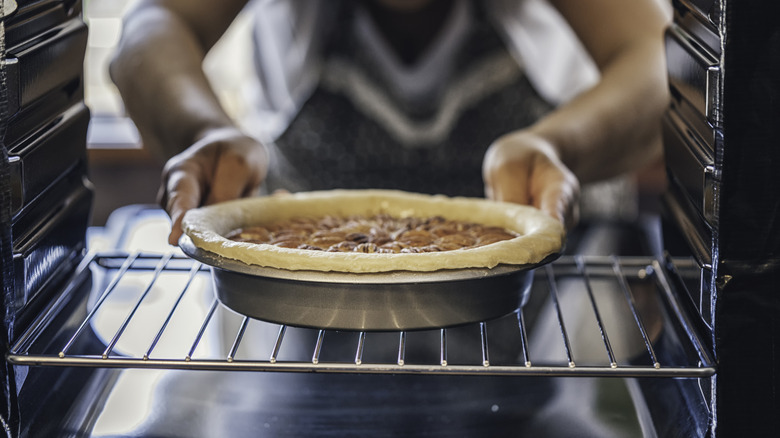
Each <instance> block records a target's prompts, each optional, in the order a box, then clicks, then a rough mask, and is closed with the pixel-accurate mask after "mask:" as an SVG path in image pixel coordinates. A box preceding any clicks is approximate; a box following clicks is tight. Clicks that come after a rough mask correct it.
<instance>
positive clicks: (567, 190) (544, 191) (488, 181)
mask: <svg viewBox="0 0 780 438" xmlns="http://www.w3.org/2000/svg"><path fill="white" fill-rule="evenodd" d="M482 177H483V179H484V181H485V196H486V197H487V198H489V199H493V200H496V201H505V202H515V203H518V204H525V205H531V206H533V207H536V208H538V209H540V210H542V211H543V212H545V213H547V214H549V215H550V216H552V217H554V218H555V219H558V220H559V221H561V222H562V223H563V224H564V225H565V227H566V229H571V228H572V227H573V226H574V225H575V224H576V223H577V221H578V220H579V196H580V183H579V181H578V180H577V177H576V176H575V175H574V174H573V173H572V172H571V170H569V169H568V168H567V167H566V166H565V165H564V164H563V162H562V161H561V159H560V157H559V155H558V153H557V151H556V149H555V147H554V146H553V145H552V144H550V143H549V142H548V141H547V140H545V139H544V138H542V137H539V136H537V135H534V134H533V133H530V132H527V131H517V132H513V133H510V134H507V135H505V136H502V137H500V138H499V139H498V140H496V141H495V142H494V143H493V144H492V145H491V146H490V148H488V150H487V152H486V153H485V158H484V161H483V163H482Z"/></svg>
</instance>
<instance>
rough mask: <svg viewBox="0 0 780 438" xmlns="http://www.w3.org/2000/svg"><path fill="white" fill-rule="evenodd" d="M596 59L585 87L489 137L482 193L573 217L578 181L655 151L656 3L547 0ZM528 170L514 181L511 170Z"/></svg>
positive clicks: (659, 92)
mask: <svg viewBox="0 0 780 438" xmlns="http://www.w3.org/2000/svg"><path fill="white" fill-rule="evenodd" d="M551 2H552V3H553V4H554V5H555V6H556V7H557V8H558V10H559V11H560V12H561V14H562V15H563V16H564V18H566V20H567V21H568V22H569V23H570V25H571V26H572V28H573V29H574V31H575V33H576V34H577V35H578V36H579V38H580V40H581V41H582V42H583V44H584V46H585V47H586V49H587V50H588V51H589V53H590V55H591V56H592V58H593V59H594V61H595V62H596V65H597V66H598V68H599V70H600V72H601V79H600V81H599V83H598V84H597V85H595V86H594V87H593V88H592V89H590V90H588V91H586V92H584V93H583V94H581V95H580V96H578V97H577V98H575V99H574V100H572V101H571V102H568V103H567V104H565V105H563V106H561V107H560V108H558V109H556V110H555V111H553V112H552V113H550V114H549V115H548V116H546V117H544V118H543V119H541V120H539V121H538V122H537V123H536V124H534V125H533V126H531V127H529V128H528V129H525V130H522V131H517V132H514V133H510V134H508V135H506V136H504V137H502V138H500V139H499V140H497V141H496V142H495V143H494V144H493V145H492V146H491V148H490V150H489V151H488V154H487V155H486V158H485V168H484V170H485V182H486V190H487V193H488V195H489V196H491V197H493V198H497V199H502V200H508V201H513V202H523V203H530V204H532V205H535V206H537V207H539V208H542V209H543V210H545V211H547V212H548V213H550V214H551V215H553V216H555V217H558V218H561V219H564V218H565V219H567V222H568V223H569V224H571V223H572V222H573V220H572V219H573V218H572V216H576V212H575V211H574V209H575V208H576V205H574V204H576V199H577V197H578V190H579V185H578V181H581V182H592V181H597V180H600V179H606V178H610V177H613V176H616V175H619V174H621V173H625V172H628V171H632V170H636V169H638V168H640V167H641V166H643V165H646V164H648V163H650V162H652V161H654V160H657V159H658V158H659V157H660V154H661V142H660V120H661V115H662V113H663V111H664V109H665V108H666V105H667V103H668V95H667V86H666V71H665V60H664V45H663V31H664V29H665V27H666V25H667V23H668V17H667V16H666V14H665V13H664V10H663V8H661V6H660V3H658V2H657V0H632V1H630V2H627V1H624V0H588V1H581V0H551ZM519 174H520V175H528V178H527V179H526V180H525V181H522V182H521V183H520V184H518V181H517V180H518V178H517V175H519Z"/></svg>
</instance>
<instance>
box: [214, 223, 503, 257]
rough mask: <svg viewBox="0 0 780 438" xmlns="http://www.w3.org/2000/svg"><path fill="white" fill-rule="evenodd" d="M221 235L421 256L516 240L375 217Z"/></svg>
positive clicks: (491, 230)
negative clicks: (428, 253)
mask: <svg viewBox="0 0 780 438" xmlns="http://www.w3.org/2000/svg"><path fill="white" fill-rule="evenodd" d="M225 237H227V238H228V239H230V240H234V241H236V242H249V243H258V244H269V245H275V246H279V247H283V248H297V249H308V250H311V251H329V252H362V253H380V254H395V253H422V252H436V251H453V250H457V249H468V248H477V247H480V246H484V245H489V244H491V243H495V242H500V241H502V240H509V239H513V238H515V237H518V234H517V233H515V232H513V231H511V230H507V229H506V228H501V227H493V226H486V225H482V224H476V223H473V222H463V221H455V220H450V219H447V218H445V217H443V216H433V217H429V218H420V217H403V218H397V217H393V216H390V215H388V214H386V213H381V214H378V215H375V216H370V217H367V216H362V215H355V216H348V217H336V216H331V215H328V216H325V217H323V218H313V217H305V216H303V217H295V218H291V219H288V220H283V221H280V222H275V223H272V224H267V225H254V226H247V227H244V228H239V229H237V230H233V231H231V232H230V233H228V234H227V235H226V236H225Z"/></svg>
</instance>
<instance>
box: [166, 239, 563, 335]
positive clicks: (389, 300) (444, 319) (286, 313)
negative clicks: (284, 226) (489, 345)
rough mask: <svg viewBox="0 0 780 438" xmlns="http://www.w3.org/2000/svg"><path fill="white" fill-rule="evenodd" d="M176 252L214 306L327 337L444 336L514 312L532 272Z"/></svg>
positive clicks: (185, 245) (187, 246) (185, 242)
mask: <svg viewBox="0 0 780 438" xmlns="http://www.w3.org/2000/svg"><path fill="white" fill-rule="evenodd" d="M179 247H180V248H181V249H182V251H183V252H184V253H185V254H186V255H188V256H189V257H191V258H193V259H195V260H197V261H200V262H202V263H204V264H206V265H209V266H210V267H211V271H212V276H213V279H214V291H215V294H216V297H217V299H218V300H219V301H220V302H221V303H222V304H223V305H225V306H226V307H227V308H229V309H231V310H233V311H235V312H237V313H240V314H243V315H246V316H249V317H251V318H256V319H259V320H263V321H268V322H273V323H277V324H284V325H289V326H298V327H311V328H322V329H333V330H356V331H394V330H422V329H431V328H444V327H451V326H457V325H462V324H468V323H473V322H479V321H486V320H489V319H493V318H498V317H501V316H504V315H507V314H509V313H511V312H514V311H515V310H517V309H518V308H520V307H521V306H523V305H524V304H525V303H526V301H527V300H528V295H529V293H530V289H531V283H532V280H533V269H535V268H537V267H539V266H541V265H544V264H546V263H549V262H550V261H552V260H554V259H555V258H557V256H558V255H557V254H553V255H550V256H548V257H547V258H545V259H544V260H542V261H541V262H540V263H537V264H533V265H499V266H497V267H495V268H490V269H488V268H474V269H454V270H441V271H434V272H412V271H394V272H386V273H375V274H374V273H371V274H366V273H359V274H355V273H339V272H318V271H291V270H284V269H276V268H265V267H261V266H254V265H248V264H245V263H242V262H240V261H237V260H233V259H228V258H226V257H222V256H219V255H216V254H214V253H211V252H209V251H205V250H203V249H201V248H198V247H196V246H195V244H194V243H193V242H192V240H191V239H189V237H187V236H186V235H185V236H183V237H182V239H181V241H180V242H179Z"/></svg>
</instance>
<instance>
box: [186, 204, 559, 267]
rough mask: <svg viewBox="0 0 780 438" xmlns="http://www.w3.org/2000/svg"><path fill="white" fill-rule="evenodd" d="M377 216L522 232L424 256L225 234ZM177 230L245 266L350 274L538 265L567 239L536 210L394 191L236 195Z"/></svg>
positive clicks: (196, 213) (194, 214)
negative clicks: (304, 220)
mask: <svg viewBox="0 0 780 438" xmlns="http://www.w3.org/2000/svg"><path fill="white" fill-rule="evenodd" d="M378 214H387V215H390V216H393V217H401V218H403V217H421V218H425V217H433V216H442V217H444V218H446V219H450V220H455V221H465V222H473V223H478V224H482V225H487V226H497V227H502V228H506V229H508V230H511V231H514V232H516V233H517V234H518V235H519V236H518V237H515V238H513V239H509V240H503V241H500V242H496V243H492V244H489V245H484V246H480V247H476V248H468V249H458V250H451V251H441V252H424V253H360V252H326V251H311V250H307V249H297V248H283V247H279V246H275V245H270V244H257V243H247V242H237V241H233V240H230V239H228V238H226V237H225V236H226V235H227V234H228V233H230V232H231V231H233V230H235V229H237V228H241V227H244V226H248V225H258V224H270V223H274V222H279V221H284V220H288V219H291V218H296V217H302V216H304V217H317V218H318V217H325V216H343V217H346V216H355V215H362V216H374V215H378ZM182 227H183V229H184V233H185V234H186V235H187V236H189V237H190V239H192V241H193V243H194V244H195V245H196V246H197V247H199V248H201V249H203V250H206V251H209V252H211V253H214V254H216V255H218V256H221V257H225V258H228V259H234V260H238V261H240V262H243V263H246V264H249V265H257V266H263V267H269V268H277V269H285V270H309V271H335V272H349V273H371V272H391V271H437V270H441V269H467V268H493V267H495V266H497V265H500V264H507V265H526V264H535V263H539V262H541V261H542V260H544V259H545V258H546V257H547V256H549V255H551V254H554V253H557V252H559V251H560V250H561V247H562V245H563V239H564V228H563V225H562V224H561V223H560V222H559V221H557V220H555V219H553V218H551V217H549V216H548V215H546V214H545V213H543V212H541V211H539V210H537V209H535V208H533V207H529V206H525V205H519V204H511V203H505V202H495V201H489V200H485V199H478V198H462V197H446V196H443V195H424V194H417V193H409V192H402V191H394V190H327V191H316V192H302V193H295V194H284V195H273V196H265V197H256V198H246V199H239V200H235V201H228V202H224V203H221V204H216V205H211V206H206V207H201V208H197V209H193V210H190V211H188V212H187V214H186V215H185V217H184V220H183V222H182Z"/></svg>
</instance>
